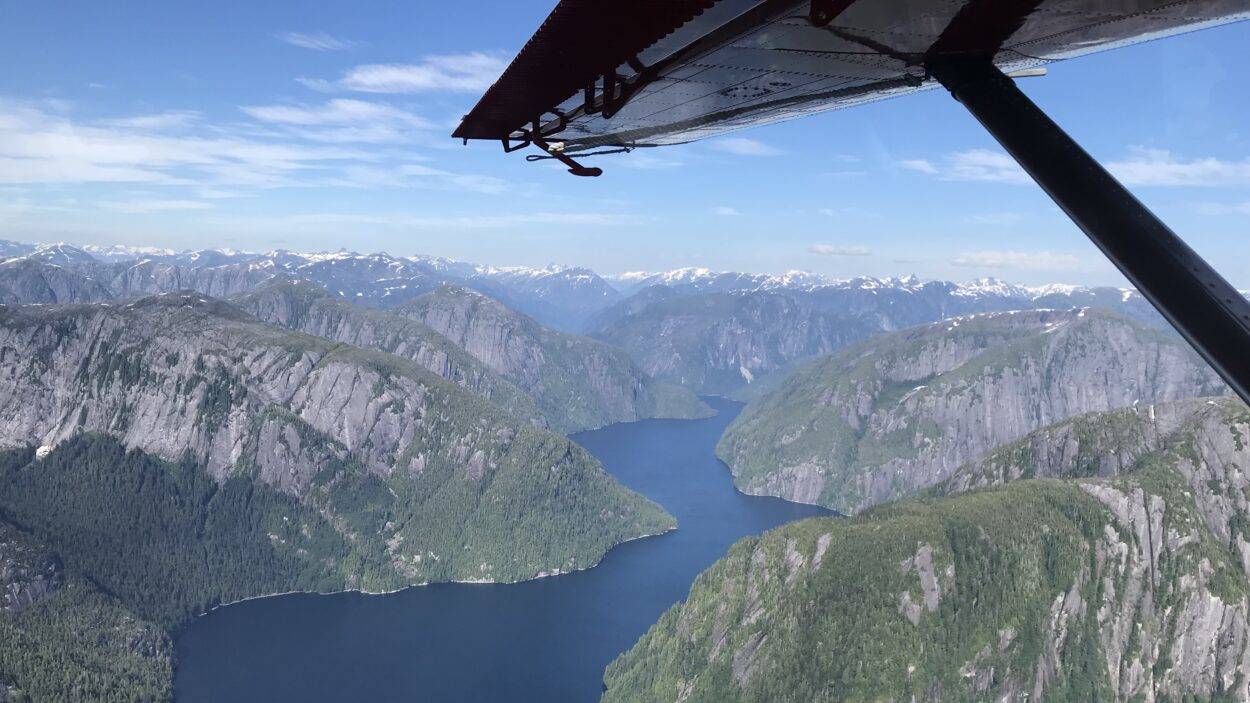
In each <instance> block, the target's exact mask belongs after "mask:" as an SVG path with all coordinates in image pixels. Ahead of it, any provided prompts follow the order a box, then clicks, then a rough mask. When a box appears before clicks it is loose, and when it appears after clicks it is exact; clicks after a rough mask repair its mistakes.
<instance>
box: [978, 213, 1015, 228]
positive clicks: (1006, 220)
mask: <svg viewBox="0 0 1250 703" xmlns="http://www.w3.org/2000/svg"><path fill="white" fill-rule="evenodd" d="M1023 219H1024V216H1023V215H1021V214H1020V213H1018V212H982V213H978V214H975V215H968V216H967V217H965V218H964V220H965V221H967V222H969V223H971V224H974V225H990V226H993V227H1010V226H1012V225H1014V224H1017V223H1018V222H1020V220H1023Z"/></svg>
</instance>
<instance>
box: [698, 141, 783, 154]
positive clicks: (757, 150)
mask: <svg viewBox="0 0 1250 703" xmlns="http://www.w3.org/2000/svg"><path fill="white" fill-rule="evenodd" d="M708 148H710V149H715V150H716V151H720V152H724V153H726V154H733V155H735V156H778V155H780V154H781V153H783V152H782V151H781V150H780V149H778V148H776V147H772V146H769V145H767V144H765V143H763V142H758V141H755V140H754V139H747V138H745V137H723V138H721V139H717V140H715V141H713V142H711V143H709V144H708Z"/></svg>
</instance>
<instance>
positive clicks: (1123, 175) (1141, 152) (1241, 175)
mask: <svg viewBox="0 0 1250 703" xmlns="http://www.w3.org/2000/svg"><path fill="white" fill-rule="evenodd" d="M1107 169H1108V170H1110V171H1111V172H1112V173H1113V174H1115V176H1116V177H1117V178H1119V179H1120V180H1122V181H1124V182H1125V183H1128V184H1131V185H1142V186H1196V187H1240V186H1248V185H1250V159H1242V160H1240V161H1237V160H1232V161H1229V160H1224V159H1216V158H1203V159H1184V158H1180V157H1178V156H1176V155H1175V154H1173V153H1172V152H1170V151H1168V150H1166V149H1146V148H1142V147H1136V148H1134V149H1133V150H1132V152H1131V155H1130V156H1129V157H1128V158H1127V159H1122V160H1120V161H1112V162H1111V163H1109V164H1107Z"/></svg>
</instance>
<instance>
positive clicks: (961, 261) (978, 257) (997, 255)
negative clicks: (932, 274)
mask: <svg viewBox="0 0 1250 703" xmlns="http://www.w3.org/2000/svg"><path fill="white" fill-rule="evenodd" d="M951 264H952V265H954V266H961V267H965V268H984V269H1018V270H1026V271H1068V270H1072V269H1077V268H1080V266H1081V261H1080V259H1078V258H1077V257H1076V256H1074V255H1072V254H1064V253H1058V252H1051V251H1011V250H1003V251H967V252H964V253H962V254H960V255H959V256H957V257H955V258H954V259H952V260H951Z"/></svg>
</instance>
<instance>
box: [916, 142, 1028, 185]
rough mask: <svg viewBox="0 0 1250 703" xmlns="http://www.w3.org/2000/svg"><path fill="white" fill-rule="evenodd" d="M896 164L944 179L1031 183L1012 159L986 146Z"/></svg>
mask: <svg viewBox="0 0 1250 703" xmlns="http://www.w3.org/2000/svg"><path fill="white" fill-rule="evenodd" d="M899 166H901V167H903V168H905V169H907V170H909V171H915V172H917V173H923V174H925V175H928V176H935V177H937V178H938V179H940V180H944V181H991V182H996V183H1030V182H1031V180H1030V179H1029V176H1028V174H1026V173H1025V172H1024V169H1022V168H1020V165H1019V164H1017V163H1016V162H1015V160H1014V159H1012V158H1011V157H1010V156H1008V155H1006V154H1004V153H1002V152H1000V151H990V150H989V149H968V150H967V151H957V152H954V153H952V154H948V155H947V156H946V157H945V158H943V159H942V160H941V161H940V162H936V163H935V162H933V161H930V160H928V159H905V160H903V161H900V162H899Z"/></svg>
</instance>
